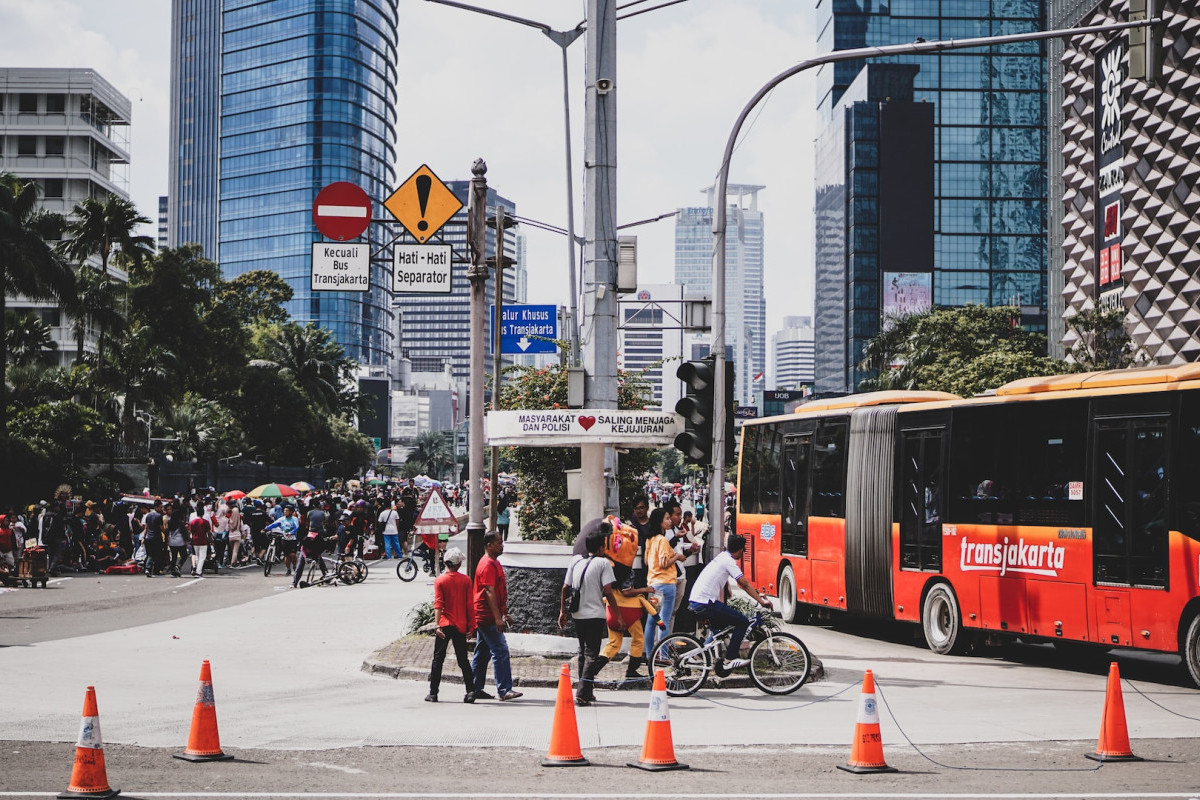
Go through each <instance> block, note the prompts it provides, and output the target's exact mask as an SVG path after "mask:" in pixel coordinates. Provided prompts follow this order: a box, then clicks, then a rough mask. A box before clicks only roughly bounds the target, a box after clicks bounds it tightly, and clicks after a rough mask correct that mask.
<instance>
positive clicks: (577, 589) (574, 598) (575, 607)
mask: <svg viewBox="0 0 1200 800" xmlns="http://www.w3.org/2000/svg"><path fill="white" fill-rule="evenodd" d="M591 565H592V560H591V559H590V558H589V559H588V560H587V563H586V564H584V565H583V574H581V575H580V576H579V586H572V587H571V597H570V600H569V601H568V603H567V610H568V611H570V612H571V613H572V614H575V613H578V611H579V603H580V602H581V600H582V598H583V579H584V578H586V577H587V571H588V567H590V566H591Z"/></svg>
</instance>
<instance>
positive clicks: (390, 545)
mask: <svg viewBox="0 0 1200 800" xmlns="http://www.w3.org/2000/svg"><path fill="white" fill-rule="evenodd" d="M383 548H384V551H385V552H386V553H387V555H388V558H403V556H404V553H403V551H401V549H400V534H398V533H385V534H384V535H383ZM393 554H394V555H393Z"/></svg>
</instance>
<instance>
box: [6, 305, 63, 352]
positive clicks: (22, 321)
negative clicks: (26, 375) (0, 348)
mask: <svg viewBox="0 0 1200 800" xmlns="http://www.w3.org/2000/svg"><path fill="white" fill-rule="evenodd" d="M4 313H5V314H7V315H8V319H7V320H6V321H5V336H6V337H7V339H8V355H9V357H10V358H11V359H12V362H13V366H19V365H21V364H29V363H32V362H34V361H37V360H38V359H39V358H41V356H42V353H44V352H46V351H47V350H55V349H57V348H58V344H57V343H56V342H55V341H54V339H53V337H52V336H51V331H50V326H49V325H47V324H46V323H44V322H42V321H41V320H40V319H38V318H37V316H36V315H35V314H34V313H33V312H31V311H26V312H24V313H17V312H15V311H12V310H11V309H10V310H8V311H6V312H4Z"/></svg>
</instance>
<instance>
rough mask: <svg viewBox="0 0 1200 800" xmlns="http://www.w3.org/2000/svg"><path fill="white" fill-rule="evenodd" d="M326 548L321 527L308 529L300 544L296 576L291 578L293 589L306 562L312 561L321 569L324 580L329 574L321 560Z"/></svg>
mask: <svg viewBox="0 0 1200 800" xmlns="http://www.w3.org/2000/svg"><path fill="white" fill-rule="evenodd" d="M327 546H328V539H327V538H326V534H325V529H324V528H323V527H317V528H313V527H311V526H310V527H309V529H308V534H307V535H305V537H304V539H302V540H301V542H300V560H299V561H297V562H296V574H295V575H294V576H293V577H292V588H293V589H295V588H296V587H297V586H298V585H299V584H300V576H301V575H303V574H304V564H305V562H307V561H314V562H316V565H317V566H318V567H320V568H321V577H322V578H324V577H326V576H327V575H328V574H329V569H328V568H327V567H326V566H325V559H323V558H321V554H322V553H324V552H325V548H326V547H327Z"/></svg>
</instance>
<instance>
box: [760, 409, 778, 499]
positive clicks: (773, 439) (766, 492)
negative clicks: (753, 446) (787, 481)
mask: <svg viewBox="0 0 1200 800" xmlns="http://www.w3.org/2000/svg"><path fill="white" fill-rule="evenodd" d="M782 445H783V435H782V434H781V433H780V432H779V430H778V429H777V428H774V427H772V428H764V429H763V432H762V438H760V439H759V442H758V447H759V450H758V455H759V462H758V466H759V476H758V513H760V514H778V513H779V458H780V450H781V449H782Z"/></svg>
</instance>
